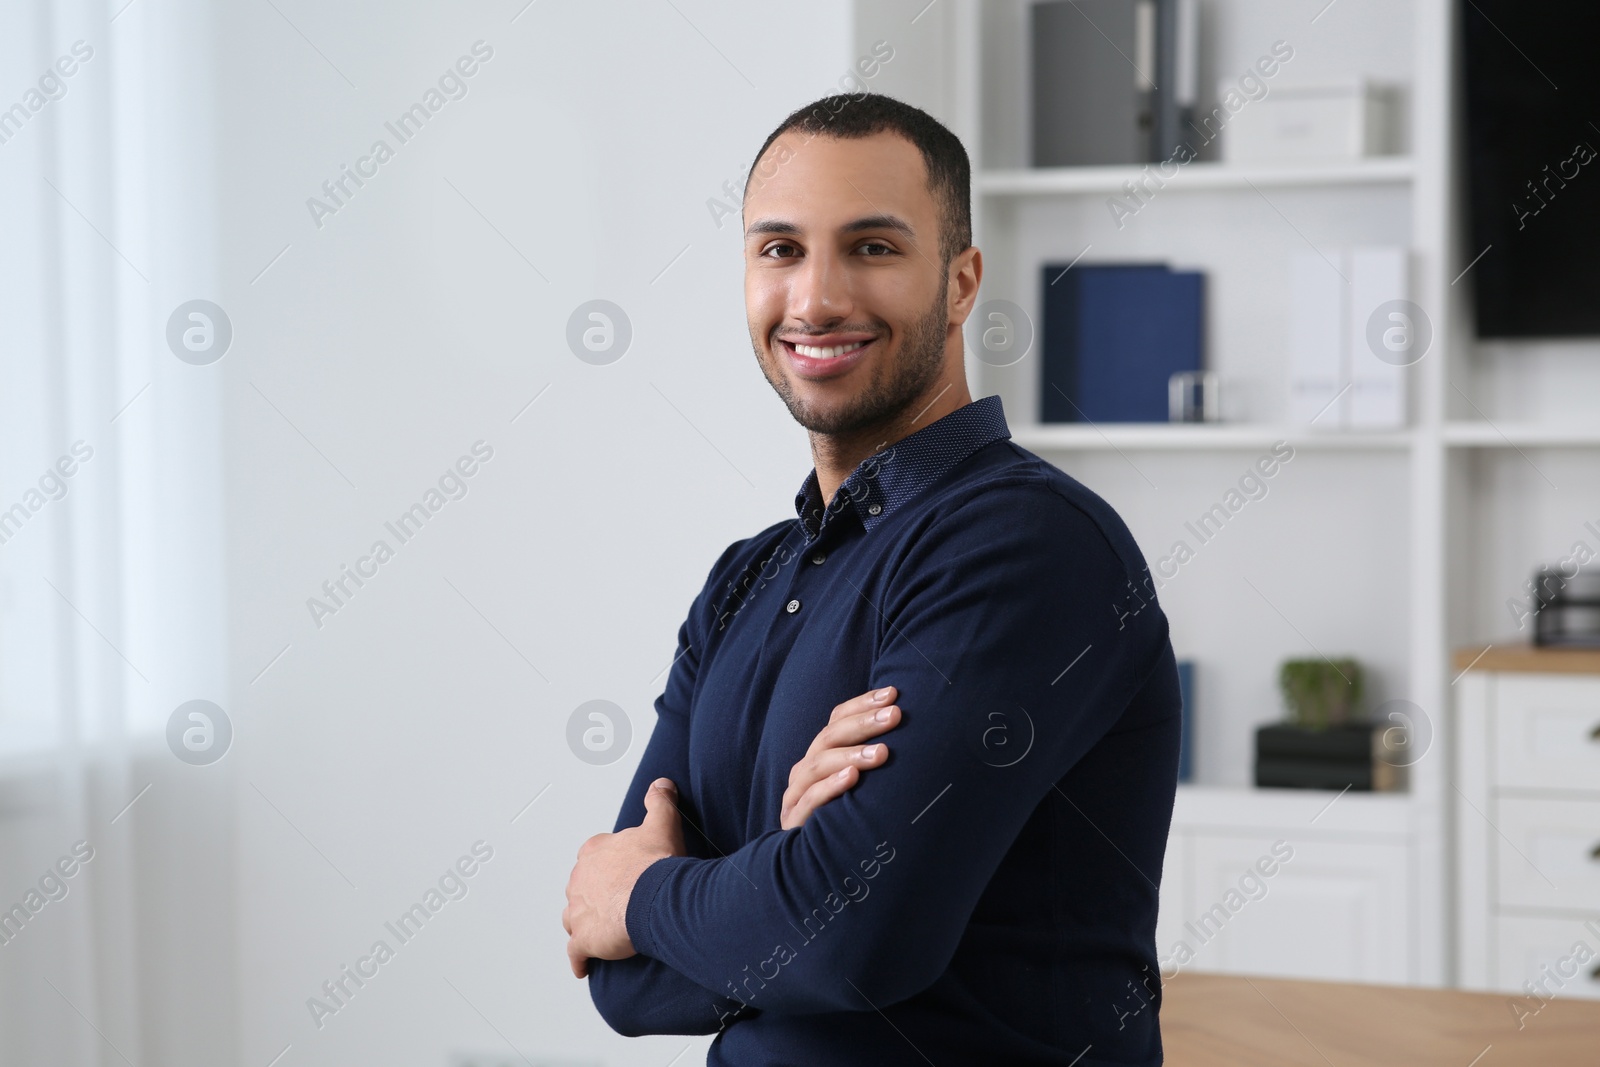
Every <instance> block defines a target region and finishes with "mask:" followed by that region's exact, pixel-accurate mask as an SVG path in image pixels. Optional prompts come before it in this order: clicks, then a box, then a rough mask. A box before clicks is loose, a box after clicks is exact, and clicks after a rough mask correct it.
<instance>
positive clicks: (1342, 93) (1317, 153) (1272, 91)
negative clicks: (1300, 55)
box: [1217, 81, 1393, 163]
mask: <svg viewBox="0 0 1600 1067" xmlns="http://www.w3.org/2000/svg"><path fill="white" fill-rule="evenodd" d="M1221 110H1222V113H1223V114H1224V115H1226V114H1227V111H1226V107H1225V105H1224V107H1223V108H1222V109H1221ZM1392 112H1393V107H1392V102H1391V100H1390V98H1389V94H1387V93H1385V92H1383V91H1382V90H1380V89H1378V88H1377V87H1375V86H1373V85H1371V84H1369V83H1368V82H1365V81H1353V82H1345V83H1335V84H1331V85H1320V86H1305V87H1301V88H1289V87H1287V86H1285V87H1283V88H1277V87H1270V88H1269V90H1268V92H1267V95H1265V96H1263V97H1262V98H1261V99H1259V100H1246V101H1245V102H1244V105H1243V106H1242V107H1241V108H1240V109H1239V111H1238V113H1237V114H1234V115H1231V116H1229V117H1228V119H1227V123H1226V125H1225V126H1224V127H1223V133H1222V158H1223V161H1224V162H1226V163H1298V162H1307V163H1309V162H1325V163H1330V162H1337V161H1339V160H1352V159H1361V158H1364V157H1366V156H1378V155H1383V154H1385V153H1386V152H1387V151H1388V150H1389V140H1390V136H1389V133H1390V125H1391V115H1392ZM1217 117H1218V119H1220V118H1221V116H1220V115H1219V116H1217Z"/></svg>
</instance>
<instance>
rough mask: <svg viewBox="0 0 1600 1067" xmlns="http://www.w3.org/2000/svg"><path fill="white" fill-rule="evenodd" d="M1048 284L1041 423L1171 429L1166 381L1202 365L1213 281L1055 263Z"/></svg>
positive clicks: (1045, 277) (1044, 274)
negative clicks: (1148, 424)
mask: <svg viewBox="0 0 1600 1067" xmlns="http://www.w3.org/2000/svg"><path fill="white" fill-rule="evenodd" d="M1063 271H1065V273H1063ZM1040 283H1041V286H1042V292H1043V298H1042V299H1041V300H1040V308H1041V309H1042V311H1043V315H1044V323H1043V328H1042V330H1041V331H1040V336H1041V348H1042V352H1043V358H1042V359H1041V360H1040V366H1041V368H1042V374H1043V379H1042V381H1041V382H1040V389H1039V396H1040V410H1039V418H1040V421H1042V422H1096V423H1098V422H1166V421H1167V380H1168V379H1169V378H1170V377H1171V376H1172V375H1173V374H1175V373H1177V372H1179V371H1197V370H1200V369H1201V367H1202V366H1203V365H1204V346H1205V318H1204V308H1205V276H1204V275H1203V274H1201V273H1199V272H1198V271H1175V270H1172V269H1171V268H1170V267H1168V266H1166V265H1165V264H1146V263H1133V264H1101V265H1091V266H1085V265H1083V264H1079V265H1078V266H1076V267H1073V268H1072V269H1071V270H1066V269H1065V265H1064V264H1055V263H1047V264H1045V265H1044V268H1043V270H1042V271H1041V277H1040Z"/></svg>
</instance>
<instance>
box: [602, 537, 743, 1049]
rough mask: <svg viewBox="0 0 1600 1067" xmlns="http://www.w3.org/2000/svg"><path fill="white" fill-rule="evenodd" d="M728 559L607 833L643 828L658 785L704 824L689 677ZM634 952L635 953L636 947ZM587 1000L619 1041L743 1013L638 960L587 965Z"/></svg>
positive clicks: (690, 629)
mask: <svg viewBox="0 0 1600 1067" xmlns="http://www.w3.org/2000/svg"><path fill="white" fill-rule="evenodd" d="M734 547H737V546H734ZM732 552H733V548H730V549H729V550H728V552H727V553H725V554H724V555H723V558H722V560H719V561H718V565H717V566H716V567H713V568H712V571H711V578H710V579H708V581H707V583H706V586H705V588H704V589H703V590H702V591H701V593H700V595H699V596H698V597H697V598H696V600H695V603H694V605H693V606H692V607H691V608H690V611H689V617H688V619H687V620H685V622H684V623H683V625H682V626H681V627H679V629H678V654H677V656H676V658H675V659H674V660H673V664H672V667H671V669H670V670H669V672H668V675H667V685H666V688H665V690H664V691H663V693H662V694H661V696H660V697H658V698H657V700H656V704H655V708H656V725H655V729H654V731H653V732H652V733H651V734H650V741H649V743H648V744H647V745H646V746H645V751H644V755H643V756H642V757H641V758H640V760H639V767H638V769H637V770H636V771H635V772H634V775H633V781H632V783H631V784H630V785H629V786H628V792H627V795H626V796H625V797H624V798H623V801H622V810H621V812H620V813H619V814H618V816H617V821H616V825H615V826H614V827H612V833H616V832H617V831H619V830H622V829H625V828H627V827H630V826H638V825H639V824H640V823H642V822H643V821H644V794H645V792H646V791H647V790H648V789H649V788H650V783H651V782H653V781H655V780H656V779H657V778H671V779H672V780H673V781H674V782H676V783H677V784H678V789H679V795H680V798H681V799H680V804H681V805H682V806H684V807H685V809H686V813H687V814H689V815H690V817H691V818H692V819H693V821H694V823H696V824H700V823H702V820H701V819H700V818H699V816H698V813H696V812H694V811H692V810H691V809H692V801H691V800H690V799H689V798H688V797H687V792H688V782H689V713H688V709H689V701H690V697H691V695H692V694H693V692H694V683H695V674H696V672H697V671H698V669H699V665H700V657H701V655H702V654H703V652H704V644H703V640H704V638H703V635H704V634H705V632H706V627H705V626H704V625H703V623H704V621H705V619H706V618H707V613H708V612H709V610H710V606H709V594H711V593H712V592H714V590H715V584H714V583H715V582H716V580H717V576H718V574H719V573H720V571H721V568H722V563H723V562H724V561H725V560H726V559H727V558H728V557H729V555H730V554H731V553H732ZM684 844H685V846H686V847H687V848H688V849H689V852H690V854H691V855H695V856H702V857H703V856H710V855H713V854H714V850H713V849H712V848H711V845H710V843H709V842H707V841H705V840H704V839H703V838H701V837H700V836H699V835H698V833H697V832H696V831H695V830H694V828H693V826H692V825H685V827H684ZM635 947H636V948H637V946H635ZM589 996H590V999H592V1000H593V1001H594V1005H595V1007H596V1009H598V1010H599V1012H600V1017H601V1018H602V1019H604V1020H605V1021H606V1024H607V1025H609V1026H610V1027H611V1028H612V1029H613V1030H615V1031H616V1032H617V1033H619V1034H621V1035H623V1036H624V1037H640V1036H643V1035H646V1034H714V1033H716V1032H717V1031H718V1030H720V1029H722V1028H723V1027H724V1026H727V1025H729V1024H730V1023H731V1022H732V1021H733V1020H734V1019H735V1017H736V1016H738V1013H739V1012H740V1011H741V1010H744V1011H745V1015H744V1016H743V1017H748V1016H749V1014H750V1013H749V1011H748V1009H746V1007H745V1005H743V1004H741V1003H740V1002H739V1001H736V1000H730V999H729V998H727V997H725V996H719V995H717V994H716V993H713V992H712V991H711V990H709V989H707V988H705V987H704V986H703V985H701V984H697V983H696V982H695V981H694V980H693V979H691V978H687V977H685V976H684V975H683V974H682V973H680V972H679V971H677V970H674V969H673V968H672V967H671V966H670V965H669V964H666V963H664V962H662V961H660V960H657V959H651V958H650V957H649V956H647V955H644V954H642V953H641V954H640V955H636V956H630V957H629V958H627V959H622V960H601V959H593V958H591V959H590V960H589Z"/></svg>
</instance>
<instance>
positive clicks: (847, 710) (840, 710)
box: [828, 685, 898, 723]
mask: <svg viewBox="0 0 1600 1067" xmlns="http://www.w3.org/2000/svg"><path fill="white" fill-rule="evenodd" d="M897 693H898V690H896V689H895V687H894V686H892V685H886V686H883V687H881V688H878V689H869V690H867V691H866V692H865V693H862V694H861V695H860V696H858V697H851V698H850V699H849V700H846V701H845V702H844V703H843V704H836V705H834V708H833V714H832V715H830V716H828V721H829V722H831V723H832V722H838V721H839V720H840V719H848V718H849V717H850V716H852V715H856V714H858V713H860V712H863V711H867V710H869V709H871V708H875V707H877V706H878V705H880V704H887V703H889V701H891V700H893V699H894V698H895V695H896V694H897Z"/></svg>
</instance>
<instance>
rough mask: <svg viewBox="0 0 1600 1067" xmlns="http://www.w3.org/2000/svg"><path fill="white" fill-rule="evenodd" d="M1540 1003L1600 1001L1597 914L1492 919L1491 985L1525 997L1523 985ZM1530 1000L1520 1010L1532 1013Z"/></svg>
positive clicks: (1533, 1006) (1599, 916)
mask: <svg viewBox="0 0 1600 1067" xmlns="http://www.w3.org/2000/svg"><path fill="white" fill-rule="evenodd" d="M1527 982H1532V983H1534V985H1535V987H1537V988H1539V989H1542V990H1543V992H1542V993H1539V995H1540V996H1542V997H1544V998H1545V999H1549V998H1550V997H1551V996H1557V997H1586V998H1588V999H1591V1000H1600V913H1596V914H1594V915H1591V916H1588V917H1587V918H1578V917H1574V918H1567V919H1546V918H1537V919H1536V918H1531V917H1528V916H1520V915H1503V916H1501V917H1500V918H1499V919H1496V920H1495V984H1496V986H1497V987H1498V988H1499V989H1500V990H1502V991H1503V992H1506V993H1519V994H1522V995H1523V996H1524V997H1526V996H1527V991H1526V989H1525V985H1524V984H1525V983H1527ZM1536 991H1537V989H1536ZM1537 1007H1538V1001H1537V1000H1533V999H1532V998H1529V1003H1527V1004H1523V1005H1521V1010H1525V1011H1532V1010H1534V1009H1536V1008H1537Z"/></svg>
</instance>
